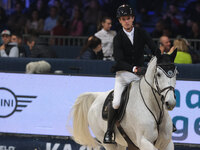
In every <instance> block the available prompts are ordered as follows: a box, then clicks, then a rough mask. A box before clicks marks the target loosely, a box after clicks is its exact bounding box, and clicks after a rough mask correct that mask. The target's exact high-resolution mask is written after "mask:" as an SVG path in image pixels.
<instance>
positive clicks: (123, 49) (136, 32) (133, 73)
mask: <svg viewBox="0 0 200 150" xmlns="http://www.w3.org/2000/svg"><path fill="white" fill-rule="evenodd" d="M117 18H118V20H119V22H120V24H121V25H122V29H121V30H120V31H119V32H118V33H117V35H116V36H115V38H114V41H113V44H114V58H115V61H116V64H115V66H113V72H116V76H115V87H114V99H113V102H112V104H110V105H109V106H108V127H107V132H106V133H105V136H104V143H108V144H112V143H115V134H114V129H113V128H114V124H115V121H116V116H117V110H118V108H119V106H120V101H121V95H122V92H123V91H124V89H125V87H126V86H127V85H128V84H129V83H131V82H132V81H136V80H139V79H140V78H139V76H138V75H143V74H144V73H145V70H146V69H145V68H144V67H142V66H143V65H144V47H145V45H148V47H149V48H150V49H151V51H152V53H153V54H154V55H160V50H159V49H158V48H157V46H156V44H155V43H154V42H153V40H152V39H151V37H150V36H149V35H148V33H147V32H146V31H145V30H143V29H141V28H138V27H134V25H133V22H134V19H135V14H134V10H133V9H132V8H131V7H130V6H129V5H121V6H120V7H119V8H118V9H117Z"/></svg>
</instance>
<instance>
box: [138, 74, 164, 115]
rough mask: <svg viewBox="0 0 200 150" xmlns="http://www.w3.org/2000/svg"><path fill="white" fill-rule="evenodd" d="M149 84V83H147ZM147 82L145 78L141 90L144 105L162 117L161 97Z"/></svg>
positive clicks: (142, 80) (141, 82)
mask: <svg viewBox="0 0 200 150" xmlns="http://www.w3.org/2000/svg"><path fill="white" fill-rule="evenodd" d="M147 82H148V81H147ZM147 82H146V81H145V78H144V77H143V78H142V79H141V81H140V89H141V94H142V97H143V101H144V103H146V105H147V107H148V108H149V109H150V110H151V111H152V112H153V113H154V114H155V115H156V116H157V115H158V116H157V117H159V115H160V108H161V109H162V101H161V96H160V95H159V94H158V93H157V92H155V91H154V89H153V88H152V87H153V86H152V85H151V86H152V87H151V86H150V85H149V84H148V83H147Z"/></svg>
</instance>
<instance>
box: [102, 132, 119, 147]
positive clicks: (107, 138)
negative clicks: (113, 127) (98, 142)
mask: <svg viewBox="0 0 200 150" xmlns="http://www.w3.org/2000/svg"><path fill="white" fill-rule="evenodd" d="M110 132H111V131H107V132H106V133H105V135H104V139H103V143H105V144H116V142H115V133H114V132H111V133H110Z"/></svg>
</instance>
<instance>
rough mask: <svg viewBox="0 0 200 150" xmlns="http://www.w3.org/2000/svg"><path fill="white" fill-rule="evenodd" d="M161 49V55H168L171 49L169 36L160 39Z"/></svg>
mask: <svg viewBox="0 0 200 150" xmlns="http://www.w3.org/2000/svg"><path fill="white" fill-rule="evenodd" d="M159 47H160V50H161V54H164V53H168V52H169V50H170V49H171V41H170V39H169V37H168V36H165V35H163V36H161V37H160V39H159Z"/></svg>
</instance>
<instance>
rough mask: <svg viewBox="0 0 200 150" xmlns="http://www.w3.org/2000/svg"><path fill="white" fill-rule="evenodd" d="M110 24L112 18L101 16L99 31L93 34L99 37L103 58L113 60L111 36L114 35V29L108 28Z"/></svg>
mask: <svg viewBox="0 0 200 150" xmlns="http://www.w3.org/2000/svg"><path fill="white" fill-rule="evenodd" d="M111 26H112V19H111V18H110V17H103V19H102V21H101V23H100V26H99V29H100V30H99V31H98V32H97V33H95V36H96V37H98V38H99V39H101V43H102V51H103V55H104V58H103V60H114V58H113V38H114V36H115V35H116V31H113V30H110V28H111Z"/></svg>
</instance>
